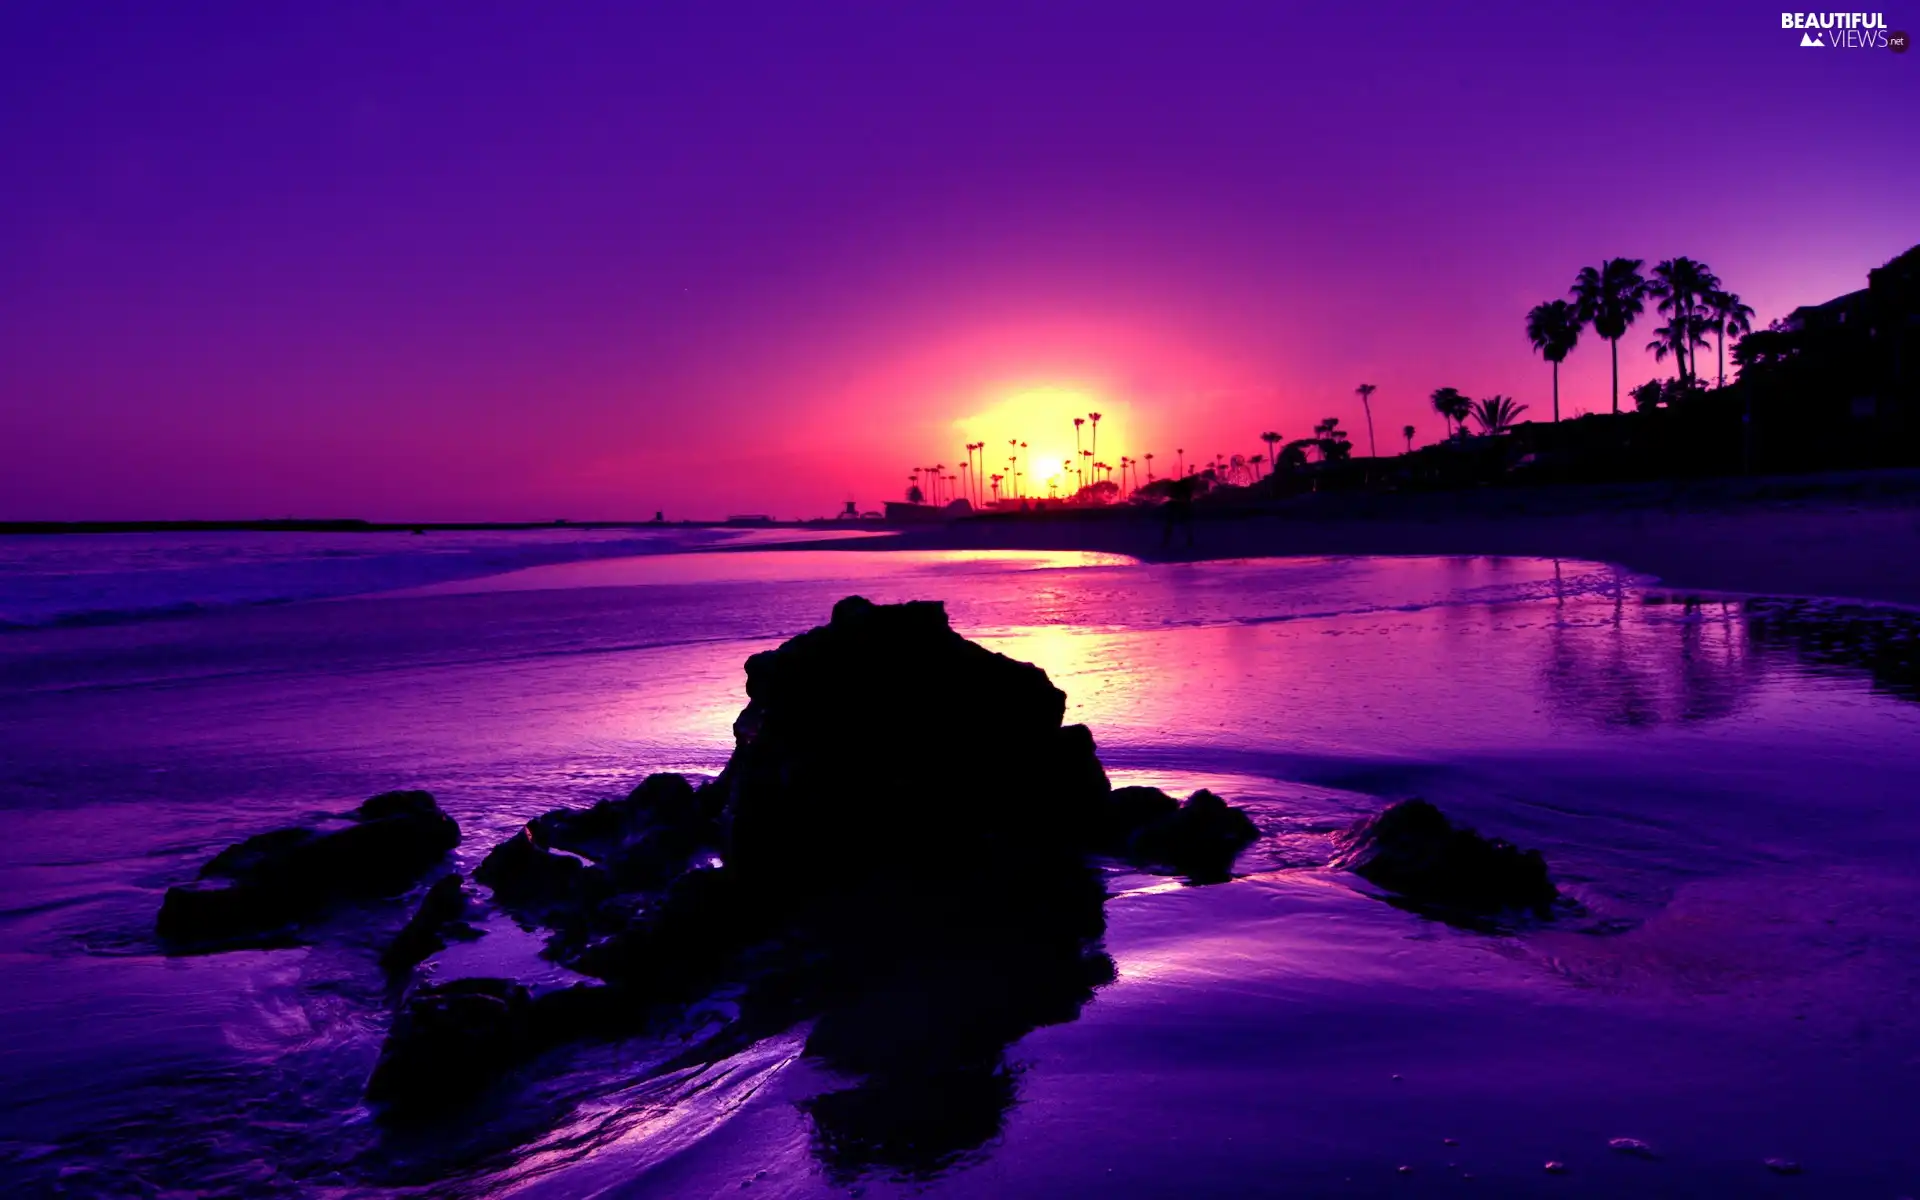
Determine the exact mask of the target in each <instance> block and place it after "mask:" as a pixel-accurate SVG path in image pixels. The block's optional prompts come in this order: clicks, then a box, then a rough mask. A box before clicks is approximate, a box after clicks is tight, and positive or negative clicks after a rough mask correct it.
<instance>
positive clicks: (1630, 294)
mask: <svg viewBox="0 0 1920 1200" xmlns="http://www.w3.org/2000/svg"><path fill="white" fill-rule="evenodd" d="M1646 265H1647V260H1646V259H1644V258H1609V259H1607V260H1605V261H1604V262H1602V263H1601V264H1600V265H1599V266H1598V267H1581V268H1580V274H1579V275H1577V276H1576V277H1575V278H1574V281H1573V290H1572V291H1571V292H1570V293H1569V294H1570V295H1571V296H1572V297H1573V304H1574V309H1575V311H1576V312H1577V313H1578V314H1579V317H1580V324H1581V325H1582V326H1586V325H1591V326H1593V331H1594V332H1595V333H1597V334H1599V335H1600V336H1601V337H1603V338H1605V339H1607V341H1609V342H1612V343H1613V411H1614V412H1616V413H1617V412H1619V411H1620V339H1621V338H1623V337H1625V336H1626V335H1627V327H1628V326H1630V325H1632V324H1633V323H1634V321H1635V320H1637V319H1639V316H1640V314H1641V313H1643V312H1645V311H1646V308H1647V305H1646V295H1647V281H1646V279H1645V278H1644V277H1643V276H1642V275H1641V274H1640V268H1641V267H1644V266H1646Z"/></svg>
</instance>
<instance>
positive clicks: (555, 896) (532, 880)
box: [473, 825, 605, 910]
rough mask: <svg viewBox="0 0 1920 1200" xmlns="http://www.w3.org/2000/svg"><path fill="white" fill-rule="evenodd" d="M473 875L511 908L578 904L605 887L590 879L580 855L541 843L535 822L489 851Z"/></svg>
mask: <svg viewBox="0 0 1920 1200" xmlns="http://www.w3.org/2000/svg"><path fill="white" fill-rule="evenodd" d="M473 878H474V881H475V882H476V883H483V884H485V885H486V886H487V887H489V888H491V889H492V890H493V896H494V899H496V900H498V901H499V902H500V903H501V904H502V905H503V906H505V907H507V908H511V909H533V910H543V909H550V908H554V907H558V906H566V905H577V904H581V903H583V902H585V901H586V900H588V899H589V898H590V897H591V896H592V895H593V894H594V893H596V892H603V891H604V890H605V889H604V887H603V886H596V884H595V883H594V882H593V881H590V880H589V879H588V878H587V864H586V863H585V862H582V861H581V860H580V859H579V858H578V857H577V856H575V855H572V854H556V853H555V852H554V851H552V850H549V849H547V847H545V846H544V845H542V844H541V843H540V841H539V834H538V832H537V831H536V830H535V828H534V827H533V826H532V825H527V826H526V827H524V828H522V829H521V830H520V832H519V833H516V834H514V835H513V836H512V837H510V838H508V839H507V840H506V841H504V842H501V843H500V844H499V845H498V846H495V847H494V848H493V849H492V850H489V851H488V852H487V856H486V857H485V858H483V859H481V860H480V865H479V866H478V867H476V868H474V871H473Z"/></svg>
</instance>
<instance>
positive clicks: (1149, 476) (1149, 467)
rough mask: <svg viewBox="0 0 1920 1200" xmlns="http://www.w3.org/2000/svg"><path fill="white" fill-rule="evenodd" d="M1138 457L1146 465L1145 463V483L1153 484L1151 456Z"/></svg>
mask: <svg viewBox="0 0 1920 1200" xmlns="http://www.w3.org/2000/svg"><path fill="white" fill-rule="evenodd" d="M1140 457H1141V458H1143V459H1145V460H1146V463H1147V482H1148V483H1152V482H1153V455H1151V454H1143V455H1141V456H1140Z"/></svg>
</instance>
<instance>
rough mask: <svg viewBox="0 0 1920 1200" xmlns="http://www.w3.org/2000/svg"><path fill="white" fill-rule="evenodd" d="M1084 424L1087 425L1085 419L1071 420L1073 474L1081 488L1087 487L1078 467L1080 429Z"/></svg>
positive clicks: (1076, 418)
mask: <svg viewBox="0 0 1920 1200" xmlns="http://www.w3.org/2000/svg"><path fill="white" fill-rule="evenodd" d="M1086 423H1087V419H1086V418H1085V417H1075V418H1074V419H1073V458H1074V468H1073V474H1074V478H1075V479H1076V480H1077V481H1078V482H1079V484H1080V486H1081V487H1085V486H1086V485H1087V481H1086V477H1085V476H1084V475H1082V474H1081V472H1080V466H1079V461H1080V427H1081V426H1082V425H1085V424H1086Z"/></svg>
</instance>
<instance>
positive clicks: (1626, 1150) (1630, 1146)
mask: <svg viewBox="0 0 1920 1200" xmlns="http://www.w3.org/2000/svg"><path fill="white" fill-rule="evenodd" d="M1607 1148H1608V1149H1609V1150H1612V1151H1614V1152H1615V1153H1617V1154H1631V1155H1632V1156H1633V1157H1635V1158H1658V1157H1659V1155H1657V1154H1655V1153H1654V1152H1653V1147H1652V1146H1650V1145H1648V1144H1647V1143H1645V1142H1643V1141H1641V1140H1640V1139H1639V1138H1627V1137H1619V1138H1614V1139H1612V1140H1611V1141H1609V1142H1608V1143H1607Z"/></svg>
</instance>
